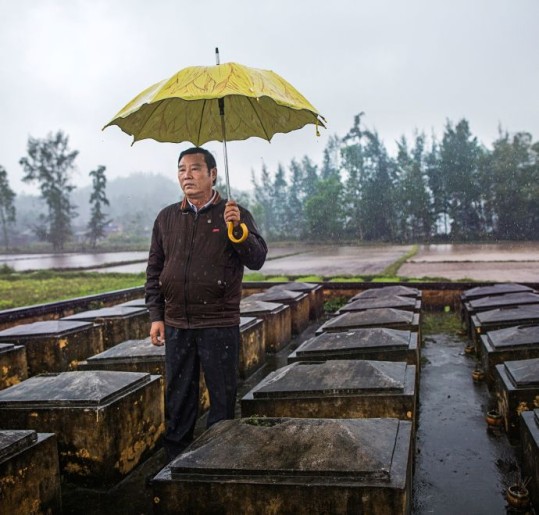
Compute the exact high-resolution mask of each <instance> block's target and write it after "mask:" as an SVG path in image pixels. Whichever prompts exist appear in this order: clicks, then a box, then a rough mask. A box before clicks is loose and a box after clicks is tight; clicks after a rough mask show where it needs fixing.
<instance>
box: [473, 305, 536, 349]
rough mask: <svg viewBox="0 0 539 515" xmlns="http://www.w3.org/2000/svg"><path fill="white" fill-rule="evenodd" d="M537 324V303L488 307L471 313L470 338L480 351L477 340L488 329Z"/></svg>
mask: <svg viewBox="0 0 539 515" xmlns="http://www.w3.org/2000/svg"><path fill="white" fill-rule="evenodd" d="M527 325H539V305H535V304H531V305H528V306H512V307H507V308H498V309H490V310H488V311H481V312H479V313H476V314H475V315H472V317H471V327H472V331H471V333H472V339H473V341H474V344H475V347H476V351H478V352H481V348H480V346H479V340H480V337H481V335H483V334H485V333H486V332H489V331H495V330H497V329H503V328H506V327H514V326H527Z"/></svg>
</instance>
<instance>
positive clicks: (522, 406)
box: [494, 358, 539, 439]
mask: <svg viewBox="0 0 539 515" xmlns="http://www.w3.org/2000/svg"><path fill="white" fill-rule="evenodd" d="M494 384H495V391H496V399H497V402H498V411H499V412H500V413H501V414H502V416H503V420H504V424H505V430H506V432H507V434H508V436H509V437H510V438H511V439H515V438H518V437H519V427H520V414H521V413H522V412H523V411H529V410H533V409H536V408H539V358H534V359H523V360H514V361H506V362H505V363H500V364H499V365H496V366H495V368H494Z"/></svg>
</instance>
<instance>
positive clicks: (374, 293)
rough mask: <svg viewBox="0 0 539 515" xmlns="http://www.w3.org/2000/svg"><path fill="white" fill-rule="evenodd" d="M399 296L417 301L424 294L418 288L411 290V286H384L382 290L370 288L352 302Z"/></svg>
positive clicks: (356, 296) (352, 299)
mask: <svg viewBox="0 0 539 515" xmlns="http://www.w3.org/2000/svg"><path fill="white" fill-rule="evenodd" d="M395 295H398V296H399V297H413V298H415V299H421V296H422V292H421V290H419V289H417V288H410V287H409V286H403V285H402V284H399V285H394V286H382V287H381V288H369V289H368V290H363V291H362V292H359V293H358V294H356V295H354V296H353V297H352V298H351V299H350V302H353V301H355V300H358V299H382V298H384V297H393V296H395Z"/></svg>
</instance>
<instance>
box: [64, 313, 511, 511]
mask: <svg viewBox="0 0 539 515" xmlns="http://www.w3.org/2000/svg"><path fill="white" fill-rule="evenodd" d="M439 316H453V317H454V316H456V315H455V314H448V315H439ZM320 324H321V321H319V322H317V323H315V324H311V325H310V326H309V327H308V328H307V329H306V330H305V331H304V332H303V333H302V334H301V335H300V336H299V337H296V338H294V339H293V340H292V341H291V343H290V345H288V346H287V347H286V348H284V349H283V350H281V351H280V352H279V353H277V354H273V355H269V356H268V359H267V361H266V363H265V365H264V366H263V367H262V368H261V369H260V370H258V371H257V372H256V373H255V374H254V375H253V376H251V377H249V378H248V379H247V380H245V381H244V382H243V383H242V384H241V386H240V389H239V392H238V403H237V409H236V416H238V417H239V416H240V403H239V400H240V399H241V398H242V397H243V395H245V394H246V393H247V392H249V391H250V390H251V389H252V388H253V387H254V386H255V385H256V384H258V383H259V382H260V381H261V380H262V379H263V378H264V377H265V376H266V375H267V374H269V373H270V372H271V371H273V370H275V369H277V368H280V367H282V366H284V365H286V364H287V356H288V354H290V353H291V352H292V351H293V350H295V349H296V348H297V347H298V346H299V345H300V344H301V343H302V342H303V341H305V340H306V339H308V338H310V337H312V336H314V333H315V331H316V329H317V328H318V327H319V326H320ZM466 343H467V340H466V339H465V338H463V337H459V336H457V335H454V334H448V333H440V334H433V335H432V334H431V335H428V336H426V337H425V345H424V347H423V348H422V350H421V354H422V369H421V381H420V397H419V399H420V402H419V419H418V420H419V421H418V430H417V437H416V460H415V472H414V479H413V509H412V513H413V514H416V515H423V514H431V513H433V514H437V515H438V514H440V515H443V514H459V515H460V514H489V515H490V514H498V513H499V514H505V513H510V512H509V511H507V510H506V502H505V498H504V491H505V488H506V487H507V486H508V485H509V484H511V483H513V482H514V481H515V479H516V478H517V471H518V465H517V463H518V461H517V456H518V447H516V446H512V445H511V444H510V443H509V441H508V440H507V438H506V436H505V434H504V433H502V432H498V433H494V432H489V430H488V429H487V424H486V421H485V414H486V412H487V411H488V410H489V409H490V408H492V407H494V397H493V396H492V395H491V394H490V393H489V391H488V390H487V386H486V384H484V383H479V384H476V383H474V382H473V380H472V375H471V374H472V371H473V369H474V368H475V365H476V361H475V359H474V358H473V357H470V356H469V355H467V354H465V353H464V347H465V346H466ZM205 422H206V421H205V417H201V418H200V419H199V422H198V424H197V429H196V435H200V434H201V433H202V432H203V431H204V428H205ZM163 466H164V456H163V451H162V450H159V451H157V452H156V453H155V454H154V455H153V456H152V457H151V458H150V459H149V460H147V461H146V462H145V463H144V464H143V465H141V466H140V467H139V468H138V469H137V470H135V471H134V472H133V473H132V474H131V476H130V477H129V478H127V479H126V480H124V481H123V482H122V483H120V484H119V485H117V486H116V487H115V488H113V489H112V490H109V491H108V492H105V491H98V490H89V489H83V488H80V487H73V486H69V485H63V497H64V513H65V514H75V513H99V514H106V515H108V514H111V515H112V514H128V515H131V514H133V515H135V514H150V513H152V490H151V487H150V484H149V481H150V480H151V478H152V477H153V476H155V475H156V474H157V472H158V471H159V470H160V469H161V468H162V467H163Z"/></svg>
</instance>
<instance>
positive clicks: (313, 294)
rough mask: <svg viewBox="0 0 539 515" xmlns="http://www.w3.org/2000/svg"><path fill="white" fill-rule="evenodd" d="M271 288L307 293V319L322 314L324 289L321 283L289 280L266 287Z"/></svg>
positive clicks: (318, 316)
mask: <svg viewBox="0 0 539 515" xmlns="http://www.w3.org/2000/svg"><path fill="white" fill-rule="evenodd" d="M271 290H288V291H300V292H303V293H307V294H308V295H309V319H310V320H318V319H319V318H321V317H322V315H323V314H324V289H323V288H322V285H321V284H314V283H303V282H290V283H286V284H277V285H275V286H272V287H271V288H268V291H271Z"/></svg>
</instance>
